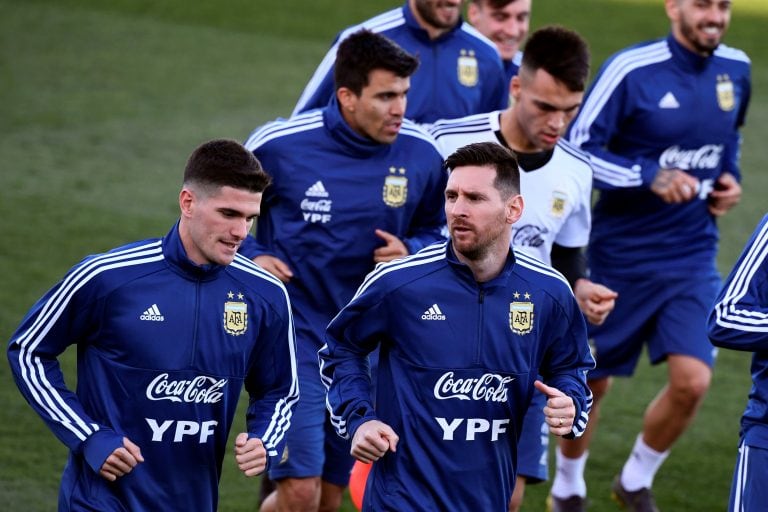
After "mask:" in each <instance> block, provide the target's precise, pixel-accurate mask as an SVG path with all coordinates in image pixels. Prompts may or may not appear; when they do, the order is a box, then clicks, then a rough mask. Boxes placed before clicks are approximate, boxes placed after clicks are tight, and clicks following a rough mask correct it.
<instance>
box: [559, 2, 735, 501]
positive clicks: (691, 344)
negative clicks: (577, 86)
mask: <svg viewBox="0 0 768 512" xmlns="http://www.w3.org/2000/svg"><path fill="white" fill-rule="evenodd" d="M665 6H666V13H667V16H668V17H669V19H670V21H671V33H670V34H669V36H668V37H666V38H665V39H660V40H657V41H651V42H647V43H641V44H638V45H635V46H633V47H631V48H628V49H625V50H623V51H620V52H619V53H617V54H616V55H614V56H612V57H611V58H610V59H609V60H608V61H607V62H606V63H605V64H604V65H603V67H602V68H601V69H600V71H599V73H598V75H597V77H596V79H595V81H594V83H593V84H592V86H591V88H590V90H589V92H588V93H587V96H586V99H585V101H584V105H583V107H582V109H581V112H580V113H579V115H578V116H577V117H576V119H575V120H574V122H573V124H572V125H571V128H570V131H569V134H568V137H569V139H570V141H571V142H573V143H574V144H576V145H578V146H580V147H581V148H582V149H584V150H586V151H587V152H588V153H590V155H591V161H592V167H593V169H594V175H595V180H594V184H595V186H596V187H597V188H598V189H600V195H599V199H598V201H597V203H596V205H595V207H594V208H593V224H592V233H591V237H590V241H589V252H588V260H589V267H590V270H591V277H592V279H594V280H595V281H597V282H601V283H604V284H606V285H607V286H609V287H610V288H612V289H614V290H616V291H617V292H618V293H619V297H620V298H619V300H618V301H617V303H616V309H615V311H614V312H613V314H611V315H610V316H609V317H608V318H607V320H606V322H605V323H604V324H603V325H601V326H599V327H592V326H590V339H593V340H594V348H595V350H596V356H595V357H596V359H597V368H596V369H595V371H593V372H591V373H590V374H589V382H590V387H591V389H592V391H593V392H594V393H595V410H594V414H593V418H592V420H593V421H592V422H590V425H591V427H590V428H589V430H588V431H587V434H586V435H585V436H584V437H582V438H581V439H579V440H577V441H575V442H574V443H560V447H559V452H558V455H557V472H556V476H555V479H554V481H553V486H552V496H553V500H554V502H555V505H556V506H557V507H559V508H557V507H556V508H555V510H584V506H585V505H584V503H585V497H586V493H587V489H586V483H585V481H584V475H583V473H584V466H585V464H586V459H587V453H588V452H587V449H588V447H589V441H590V438H591V434H593V432H592V431H593V430H594V429H595V428H596V425H597V423H596V421H595V420H596V419H597V418H599V414H600V399H601V398H602V397H603V396H604V395H605V393H606V392H607V391H608V388H609V386H610V383H611V377H612V376H630V375H632V373H633V372H634V369H635V366H636V364H637V360H638V358H639V356H640V354H641V351H642V348H643V345H644V344H646V343H647V345H648V354H649V356H650V360H651V363H653V364H658V363H662V362H666V363H667V376H668V382H667V385H666V386H664V387H663V388H662V390H661V391H660V392H659V394H658V395H657V396H656V398H655V399H654V400H653V401H652V402H651V403H650V404H649V405H648V408H647V409H646V411H645V415H644V418H643V427H642V432H641V433H640V434H639V435H638V436H637V438H636V440H635V444H634V447H633V449H632V453H631V455H630V456H629V457H628V458H627V461H626V463H625V464H624V466H623V468H622V469H621V471H620V472H619V474H618V475H617V476H616V478H615V479H614V481H613V483H612V489H613V493H614V495H615V497H616V499H617V500H618V501H619V502H620V503H623V504H624V505H625V506H626V507H627V508H628V509H629V510H656V505H655V499H654V497H653V494H652V492H651V486H652V483H653V479H654V476H655V474H656V472H657V470H658V469H659V467H660V466H661V465H662V463H663V462H664V459H665V458H666V457H667V456H668V455H669V452H670V449H671V447H672V445H673V444H674V443H675V441H676V440H677V439H678V438H679V437H680V436H681V435H682V434H683V432H685V430H686V429H687V427H688V426H689V425H690V424H691V422H692V421H693V419H694V417H695V415H696V411H697V409H698V407H699V405H700V404H701V402H702V400H703V398H704V395H705V394H706V391H707V389H708V388H709V385H710V380H711V376H712V366H713V364H714V357H715V349H714V348H713V346H712V344H711V343H710V342H709V339H708V337H707V331H706V321H705V320H706V318H707V314H708V313H709V308H710V306H711V304H712V303H713V301H714V299H715V296H716V295H717V292H718V290H719V287H720V279H719V276H718V273H717V269H716V265H715V258H716V253H717V239H718V233H717V225H716V222H715V220H716V218H717V217H718V216H720V215H723V214H725V213H726V212H727V211H728V210H730V209H731V208H732V207H733V206H734V205H735V204H736V203H737V202H738V201H739V199H740V197H741V186H740V185H739V180H740V174H741V173H740V169H739V143H740V135H739V128H740V127H741V126H742V124H743V123H744V119H745V115H746V111H747V105H748V103H749V96H750V62H749V59H748V58H747V56H746V55H745V54H744V53H743V52H741V51H739V50H736V49H734V48H729V47H727V46H725V45H723V44H721V40H722V38H723V36H724V35H725V32H726V30H727V28H728V25H729V22H730V17H731V2H730V1H726V0H666V2H665ZM565 502H570V505H569V508H566V504H565Z"/></svg>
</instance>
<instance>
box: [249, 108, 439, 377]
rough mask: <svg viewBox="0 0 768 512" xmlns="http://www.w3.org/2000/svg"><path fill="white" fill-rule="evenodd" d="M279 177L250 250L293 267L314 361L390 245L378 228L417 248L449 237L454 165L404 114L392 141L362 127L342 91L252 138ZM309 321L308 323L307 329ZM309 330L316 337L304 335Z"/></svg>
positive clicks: (307, 348) (294, 290)
mask: <svg viewBox="0 0 768 512" xmlns="http://www.w3.org/2000/svg"><path fill="white" fill-rule="evenodd" d="M245 146H246V147H247V148H248V149H250V150H252V151H253V152H254V154H255V155H256V157H257V158H258V159H259V160H260V161H261V163H262V165H263V166H264V169H266V170H267V172H268V173H269V174H270V175H271V176H272V179H273V182H272V185H270V186H269V187H268V188H267V189H266V190H265V191H264V196H263V199H262V205H261V215H260V216H259V219H258V224H257V227H256V240H257V242H258V243H253V240H250V241H249V243H247V244H244V245H243V246H242V247H241V252H242V253H243V254H245V255H247V256H248V257H251V258H252V257H254V256H256V255H258V254H271V255H274V256H277V257H278V258H280V259H281V260H283V261H284V262H286V263H287V264H288V266H289V267H290V268H291V269H292V271H293V274H294V276H293V278H292V279H291V281H290V282H289V283H288V284H287V285H286V288H287V289H288V292H289V294H290V296H291V301H292V302H293V306H294V315H295V318H296V329H297V333H298V334H299V343H298V346H299V356H300V358H302V359H301V360H302V361H312V366H313V367H314V368H315V369H314V370H313V376H315V377H316V376H317V373H316V363H317V350H318V349H319V348H320V346H321V345H322V343H323V342H322V335H323V333H324V332H325V328H326V326H327V325H328V322H330V321H331V319H332V318H333V316H334V315H336V313H338V312H339V310H340V309H341V308H342V307H343V306H344V305H345V304H346V303H347V302H349V300H350V299H351V298H352V295H353V294H354V292H355V290H356V289H357V287H358V286H359V285H360V283H361V282H362V281H363V278H364V277H365V275H366V274H367V273H368V272H370V271H371V270H372V269H373V267H374V261H373V251H374V250H375V249H376V248H377V247H379V246H382V245H384V242H383V240H381V239H380V238H379V237H377V236H376V235H375V233H374V230H375V229H376V228H379V229H383V230H385V231H388V232H390V233H392V234H394V235H395V236H397V237H398V238H400V239H401V240H402V241H403V242H404V243H405V244H406V246H407V247H408V249H409V252H411V253H414V252H416V251H418V250H419V249H422V248H423V247H425V246H427V245H429V244H431V243H433V242H435V241H437V240H442V239H443V236H442V234H441V229H442V227H443V226H444V225H445V213H444V208H443V203H444V200H443V193H444V190H445V184H446V181H447V173H446V172H445V170H444V167H443V163H442V162H443V161H442V158H441V156H440V153H439V152H438V150H437V147H436V145H435V142H434V139H433V138H432V137H431V136H430V135H428V134H427V133H426V132H424V131H423V130H421V129H420V128H419V127H418V126H416V125H415V124H414V123H411V122H410V121H407V120H405V121H404V123H403V126H402V129H401V131H400V134H399V135H398V136H397V138H396V139H395V141H394V142H393V143H392V144H380V143H378V142H375V141H373V140H371V139H367V138H365V137H362V136H360V135H358V134H357V133H356V132H355V131H354V130H352V128H350V126H349V125H348V124H347V123H346V121H344V119H343V117H342V116H341V114H340V113H339V109H338V104H337V103H336V102H335V100H334V101H333V102H332V103H331V105H329V106H328V107H326V108H324V109H320V110H315V111H312V112H308V113H306V114H302V115H299V116H296V117H294V118H291V119H289V120H278V121H275V122H272V123H269V124H267V125H265V126H263V127H262V128H260V129H258V130H256V131H255V132H254V133H253V134H252V135H251V136H250V138H249V139H248V140H247V141H246V143H245ZM307 328H308V330H306V329H307ZM306 337H310V339H309V340H305V338H306Z"/></svg>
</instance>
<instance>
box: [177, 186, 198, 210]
mask: <svg viewBox="0 0 768 512" xmlns="http://www.w3.org/2000/svg"><path fill="white" fill-rule="evenodd" d="M194 203H195V193H194V192H192V191H191V190H189V189H188V188H187V187H184V188H182V189H181V192H179V208H180V209H181V215H182V216H183V217H190V216H191V215H192V209H193V205H194Z"/></svg>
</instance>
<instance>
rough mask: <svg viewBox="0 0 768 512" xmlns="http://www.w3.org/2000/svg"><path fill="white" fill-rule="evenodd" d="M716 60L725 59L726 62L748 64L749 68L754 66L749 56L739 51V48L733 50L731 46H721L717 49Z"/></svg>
mask: <svg viewBox="0 0 768 512" xmlns="http://www.w3.org/2000/svg"><path fill="white" fill-rule="evenodd" d="M714 56H715V58H718V59H724V60H726V61H734V62H738V63H742V64H746V65H747V66H750V65H751V64H752V61H751V60H750V58H749V55H747V53H746V52H745V51H744V50H739V49H738V48H733V47H731V46H728V45H725V44H721V45H720V46H718V47H717V48H716V49H715V53H714Z"/></svg>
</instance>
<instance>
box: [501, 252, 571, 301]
mask: <svg viewBox="0 0 768 512" xmlns="http://www.w3.org/2000/svg"><path fill="white" fill-rule="evenodd" d="M512 250H513V251H514V254H515V273H516V274H517V275H518V276H519V277H521V278H522V279H525V280H527V281H529V282H531V283H534V284H536V286H538V287H540V288H541V289H543V290H544V291H546V292H547V293H549V295H551V296H553V297H555V298H556V299H558V300H562V299H563V298H564V297H571V296H572V295H573V293H572V292H571V286H570V285H569V284H568V280H567V279H566V278H565V277H564V276H563V274H561V273H560V272H558V271H557V270H555V269H554V268H552V266H551V265H548V264H546V263H544V262H543V261H541V260H540V259H538V258H535V257H533V256H531V255H529V254H525V253H524V252H522V251H520V250H519V249H516V248H513V249H512Z"/></svg>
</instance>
